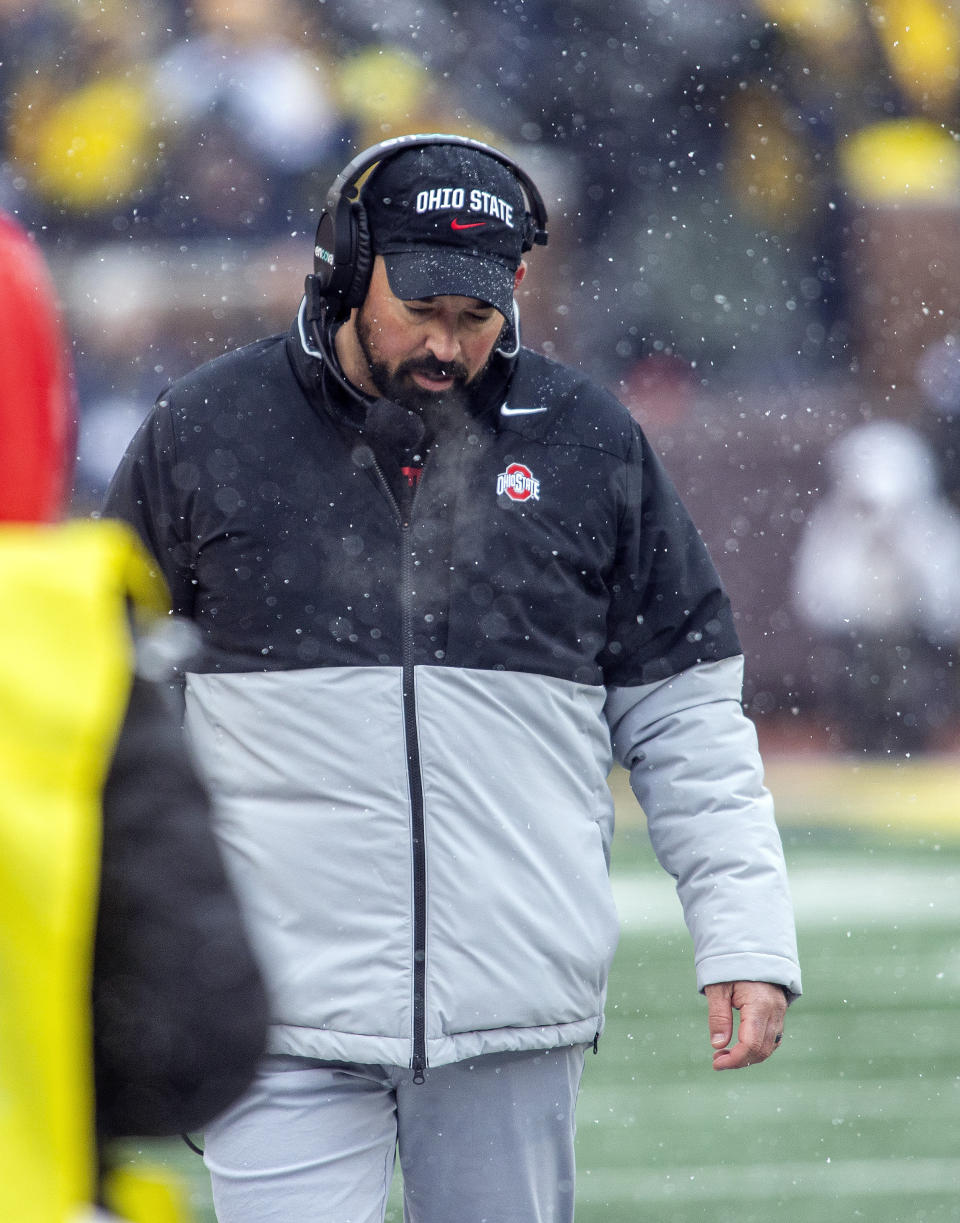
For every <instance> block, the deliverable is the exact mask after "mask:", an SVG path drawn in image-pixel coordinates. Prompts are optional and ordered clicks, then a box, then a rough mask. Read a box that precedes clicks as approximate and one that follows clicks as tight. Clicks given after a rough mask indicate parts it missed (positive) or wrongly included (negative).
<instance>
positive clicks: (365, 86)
mask: <svg viewBox="0 0 960 1223" xmlns="http://www.w3.org/2000/svg"><path fill="white" fill-rule="evenodd" d="M337 96H338V99H339V103H340V108H341V110H342V111H343V113H344V115H345V116H347V118H348V119H350V120H352V121H353V122H354V123H355V124H356V125H357V133H356V140H357V145H358V147H360V148H363V147H364V146H366V145H374V144H377V143H379V141H381V140H387V139H389V138H390V137H391V136H402V135H406V134H408V133H412V132H452V133H454V134H455V135H462V136H470V137H471V138H472V139H474V140H483V141H486V143H487V144H497V143H498V142H499V138H498V136H497V134H496V133H495V132H493V131H492V130H491V129H489V128H487V127H484V126H483V125H481V124H478V123H476V122H474V121H472V120H471V119H470V118H469V116H467V115H465V114H464V113H463V112H462V111H461V110H459V109H458V108H456V107H453V106H452V105H451V104H450V102H449V101H448V100H446V99H445V98H444V95H443V91H442V90H441V89H440V88H439V87H438V86H437V83H436V81H435V80H434V79H433V77H431V76H430V74H429V73H428V72H427V71H426V69H425V68H424V67H423V65H422V64H421V63H420V61H419V60H415V59H412V58H411V57H410V56H409V55H405V54H404V53H403V52H402V51H396V50H392V49H390V48H389V47H371V48H368V49H366V50H363V51H358V52H357V53H356V54H355V55H351V56H349V57H348V58H347V59H345V60H344V61H343V62H342V64H341V66H340V71H339V74H338V77H337Z"/></svg>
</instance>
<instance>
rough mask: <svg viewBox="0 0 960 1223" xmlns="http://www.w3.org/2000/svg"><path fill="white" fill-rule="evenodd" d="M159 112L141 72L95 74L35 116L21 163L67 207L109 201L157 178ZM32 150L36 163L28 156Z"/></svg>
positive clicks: (100, 204)
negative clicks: (96, 77) (155, 127)
mask: <svg viewBox="0 0 960 1223" xmlns="http://www.w3.org/2000/svg"><path fill="white" fill-rule="evenodd" d="M19 119H20V122H21V123H23V121H24V116H23V115H22V114H21V115H20V117H19ZM152 119H153V114H152V110H151V107H150V105H149V99H148V97H147V94H146V92H145V90H144V89H143V88H142V87H141V86H140V85H139V84H138V78H137V75H136V74H131V75H130V76H129V77H124V78H121V77H113V78H108V79H106V80H98V81H94V82H92V83H91V84H89V85H85V86H83V87H82V88H80V89H78V90H76V91H75V92H74V93H70V94H67V95H66V96H65V97H63V98H59V99H57V100H56V101H55V102H53V103H52V104H51V105H49V106H48V107H47V108H45V109H41V110H40V113H39V114H36V115H35V116H34V117H33V119H32V122H31V123H30V127H31V128H32V130H30V132H29V135H27V136H25V137H24V138H23V139H22V140H21V141H20V142H19V144H20V148H19V149H17V152H18V155H19V160H20V161H21V168H22V169H23V171H24V172H25V173H26V174H28V175H29V176H31V177H32V178H33V179H34V184H33V185H34V187H35V189H36V190H37V191H39V192H40V194H41V195H43V196H45V197H46V198H47V199H50V200H53V201H56V202H57V203H59V204H60V205H61V206H62V207H65V208H69V209H72V210H74V211H81V210H83V209H90V208H93V209H98V208H105V207H109V206H110V205H113V204H116V203H118V202H119V201H120V200H123V199H125V198H127V197H128V196H129V195H130V194H131V193H132V192H134V191H136V190H137V189H138V188H140V187H142V186H144V185H145V184H146V183H147V182H148V181H149V180H150V179H152V178H153V175H154V168H155V165H154V159H155V155H156V139H155V137H154V134H153V132H152V130H151V121H152ZM15 147H16V146H15ZM25 154H26V155H27V156H25ZM28 157H29V158H31V159H32V161H33V163H34V164H33V167H31V166H30V165H29V164H25V163H26V162H27V159H28Z"/></svg>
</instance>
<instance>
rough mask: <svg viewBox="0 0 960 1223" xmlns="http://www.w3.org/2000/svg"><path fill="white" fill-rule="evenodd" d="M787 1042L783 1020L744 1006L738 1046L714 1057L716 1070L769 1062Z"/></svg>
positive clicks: (737, 1068) (720, 1052)
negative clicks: (776, 1050)
mask: <svg viewBox="0 0 960 1223" xmlns="http://www.w3.org/2000/svg"><path fill="white" fill-rule="evenodd" d="M782 1040H783V1017H782V1016H780V1015H776V1016H769V1015H767V1014H764V1013H763V1012H762V1011H754V1010H751V1009H750V1008H749V1007H744V1008H743V1010H742V1011H741V1016H740V1026H739V1028H738V1030H737V1043H736V1044H735V1045H734V1046H733V1048H732V1049H722V1050H720V1051H719V1053H717V1054H714V1058H713V1066H714V1069H715V1070H739V1069H742V1068H743V1067H744V1066H756V1065H757V1064H758V1063H760V1062H765V1061H766V1060H767V1058H768V1057H770V1055H771V1054H772V1053H773V1052H774V1050H775V1049H776V1048H777V1047H778V1046H779V1044H780V1042H781V1041H782Z"/></svg>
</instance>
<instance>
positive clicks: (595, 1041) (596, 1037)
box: [593, 1032, 600, 1053]
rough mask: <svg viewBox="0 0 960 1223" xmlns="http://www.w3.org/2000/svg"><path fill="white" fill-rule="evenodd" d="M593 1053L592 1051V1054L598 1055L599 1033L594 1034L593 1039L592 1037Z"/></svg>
mask: <svg viewBox="0 0 960 1223" xmlns="http://www.w3.org/2000/svg"><path fill="white" fill-rule="evenodd" d="M593 1051H594V1053H599V1052H600V1033H599V1032H596V1033H594V1037H593Z"/></svg>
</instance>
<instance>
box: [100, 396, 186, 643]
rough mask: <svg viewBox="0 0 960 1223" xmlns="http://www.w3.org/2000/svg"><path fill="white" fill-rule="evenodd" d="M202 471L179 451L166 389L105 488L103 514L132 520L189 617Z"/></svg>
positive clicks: (176, 607) (179, 610)
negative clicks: (193, 525)
mask: <svg viewBox="0 0 960 1223" xmlns="http://www.w3.org/2000/svg"><path fill="white" fill-rule="evenodd" d="M198 476H199V473H198V472H196V470H195V469H193V468H192V467H191V464H190V463H189V462H187V461H186V460H185V459H184V458H183V457H182V456H180V455H179V454H178V451H177V438H176V431H175V428H174V414H173V411H172V408H171V404H170V401H169V398H168V397H167V395H166V393H164V395H161V396H160V398H159V399H158V400H157V402H156V404H155V406H154V408H153V410H152V412H151V413H150V414H149V415H148V416H147V417H146V419H145V420H144V421H143V423H142V424H141V426H140V428H139V429H138V430H137V432H136V434H135V435H134V437H133V439H132V440H131V442H130V444H129V446H128V447H127V450H126V453H125V454H124V456H123V458H122V459H121V461H120V464H119V466H118V467H117V470H116V472H115V473H114V476H113V479H112V480H111V481H110V485H109V487H108V489H107V493H106V497H105V499H104V504H103V517H104V518H119V519H122V520H123V521H125V522H127V523H129V524H130V526H131V527H133V529H134V530H135V531H136V532H137V534H138V535H139V536H140V539H141V540H142V541H143V543H144V545H145V547H146V548H147V550H148V551H149V553H150V555H151V556H152V557H153V558H154V560H156V562H157V564H158V566H159V568H160V571H161V572H162V573H163V576H164V578H165V579H166V582H167V586H168V588H169V590H170V595H171V599H172V603H173V611H174V614H175V615H179V616H184V617H186V618H187V619H189V618H190V617H191V613H192V610H193V603H194V590H195V588H194V583H193V578H194V568H193V565H194V549H193V546H192V544H191V541H190V534H189V519H190V510H191V503H192V499H193V497H194V490H195V487H196V484H197V481H198Z"/></svg>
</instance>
